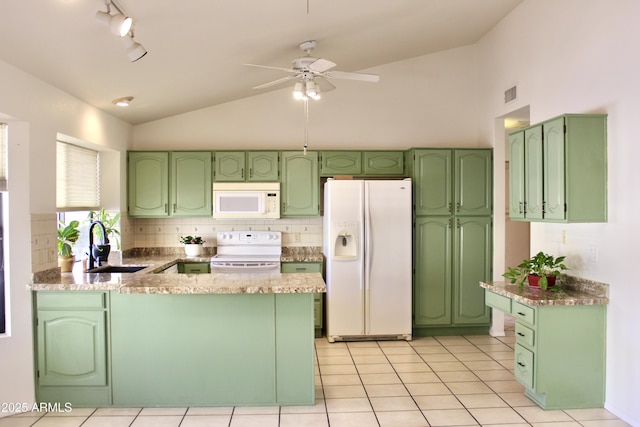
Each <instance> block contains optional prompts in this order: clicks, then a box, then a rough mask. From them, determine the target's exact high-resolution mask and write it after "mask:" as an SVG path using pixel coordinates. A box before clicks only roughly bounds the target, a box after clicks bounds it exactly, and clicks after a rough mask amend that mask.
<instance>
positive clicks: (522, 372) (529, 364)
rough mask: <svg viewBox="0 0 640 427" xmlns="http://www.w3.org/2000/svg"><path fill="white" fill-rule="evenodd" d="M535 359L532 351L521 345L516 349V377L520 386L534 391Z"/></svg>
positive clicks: (517, 345)
mask: <svg viewBox="0 0 640 427" xmlns="http://www.w3.org/2000/svg"><path fill="white" fill-rule="evenodd" d="M534 362H535V357H534V353H533V352H532V351H529V350H527V349H526V348H524V347H522V346H521V345H519V344H516V349H515V365H514V368H515V372H514V374H515V377H516V380H518V382H520V384H522V385H524V386H525V387H527V388H530V389H533V385H534V384H533V367H534V365H533V364H534Z"/></svg>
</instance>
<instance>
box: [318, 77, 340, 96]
mask: <svg viewBox="0 0 640 427" xmlns="http://www.w3.org/2000/svg"><path fill="white" fill-rule="evenodd" d="M313 80H314V81H315V82H316V83H317V84H318V86H320V91H321V92H322V93H325V92H329V91H332V90H334V89H335V88H336V87H335V86H334V85H333V84H332V83H331V82H330V81H329V80H327V79H324V78H322V77H316V78H314V79H313Z"/></svg>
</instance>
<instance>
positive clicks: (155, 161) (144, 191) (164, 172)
mask: <svg viewBox="0 0 640 427" xmlns="http://www.w3.org/2000/svg"><path fill="white" fill-rule="evenodd" d="M127 179H128V181H127V187H128V194H127V197H128V211H129V216H139V217H166V216H169V153H168V152H166V151H163V152H151V151H145V152H129V153H128V175H127Z"/></svg>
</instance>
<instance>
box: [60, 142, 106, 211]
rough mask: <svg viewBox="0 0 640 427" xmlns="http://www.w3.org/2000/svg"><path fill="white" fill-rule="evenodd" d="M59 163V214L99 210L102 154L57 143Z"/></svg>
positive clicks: (64, 143)
mask: <svg viewBox="0 0 640 427" xmlns="http://www.w3.org/2000/svg"><path fill="white" fill-rule="evenodd" d="M56 162H57V172H56V204H57V206H58V211H73V210H85V211H87V210H95V209H98V206H100V153H99V152H98V151H95V150H91V149H88V148H84V147H80V146H78V145H73V144H69V143H66V142H60V141H58V143H57V153H56Z"/></svg>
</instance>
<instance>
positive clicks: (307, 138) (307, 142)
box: [302, 98, 309, 156]
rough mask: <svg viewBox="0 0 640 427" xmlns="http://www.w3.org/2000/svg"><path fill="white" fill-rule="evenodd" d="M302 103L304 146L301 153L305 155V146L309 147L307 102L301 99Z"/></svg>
mask: <svg viewBox="0 0 640 427" xmlns="http://www.w3.org/2000/svg"><path fill="white" fill-rule="evenodd" d="M303 103H304V145H303V146H302V152H303V154H304V155H305V156H306V155H307V146H308V145H309V100H308V99H306V98H305V99H303Z"/></svg>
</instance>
